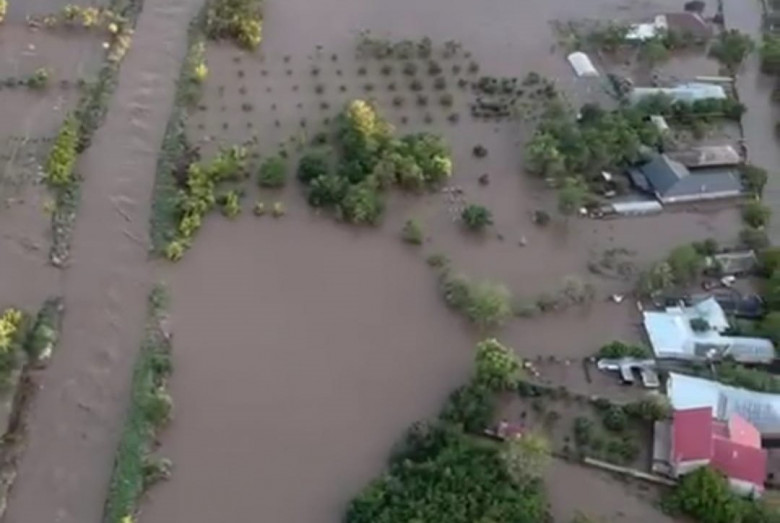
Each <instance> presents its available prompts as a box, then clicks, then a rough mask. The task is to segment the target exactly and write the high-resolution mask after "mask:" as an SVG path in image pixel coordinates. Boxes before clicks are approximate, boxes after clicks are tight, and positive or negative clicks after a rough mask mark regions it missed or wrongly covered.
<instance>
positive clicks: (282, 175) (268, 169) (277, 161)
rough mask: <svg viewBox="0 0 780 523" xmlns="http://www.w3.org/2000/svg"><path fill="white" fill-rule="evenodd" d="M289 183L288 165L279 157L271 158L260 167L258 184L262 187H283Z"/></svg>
mask: <svg viewBox="0 0 780 523" xmlns="http://www.w3.org/2000/svg"><path fill="white" fill-rule="evenodd" d="M286 181H287V164H286V163H285V161H284V160H283V159H282V158H280V157H279V156H271V157H269V158H268V159H266V160H265V161H264V162H263V164H262V165H261V166H260V171H259V172H258V173H257V183H258V185H260V187H274V188H276V187H283V186H284V184H285V183H286Z"/></svg>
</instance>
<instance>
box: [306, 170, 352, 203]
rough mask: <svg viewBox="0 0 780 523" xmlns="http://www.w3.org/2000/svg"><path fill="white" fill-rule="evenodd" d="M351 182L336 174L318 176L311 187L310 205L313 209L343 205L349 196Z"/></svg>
mask: <svg viewBox="0 0 780 523" xmlns="http://www.w3.org/2000/svg"><path fill="white" fill-rule="evenodd" d="M348 187H349V182H348V181H347V180H346V179H345V178H343V177H341V176H336V175H335V174H325V175H322V176H318V177H317V178H314V179H313V180H312V181H311V184H310V186H309V196H308V200H309V205H311V206H312V207H331V206H335V205H338V204H339V203H341V200H343V199H344V196H345V195H346V194H347V188H348Z"/></svg>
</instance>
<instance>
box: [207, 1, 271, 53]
mask: <svg viewBox="0 0 780 523" xmlns="http://www.w3.org/2000/svg"><path fill="white" fill-rule="evenodd" d="M262 23H263V16H262V2H261V1H260V0H210V1H209V4H208V6H207V8H206V24H205V27H206V35H207V36H208V37H209V38H211V39H213V40H218V39H222V38H227V39H231V40H233V41H235V42H236V43H237V44H238V45H240V46H241V47H244V48H246V49H250V50H252V49H255V48H256V47H257V46H258V45H260V41H261V40H262Z"/></svg>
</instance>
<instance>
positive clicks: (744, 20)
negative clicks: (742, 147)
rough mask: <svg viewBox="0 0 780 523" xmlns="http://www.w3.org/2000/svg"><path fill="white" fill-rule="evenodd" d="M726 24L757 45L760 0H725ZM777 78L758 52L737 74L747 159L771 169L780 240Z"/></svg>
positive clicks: (771, 201) (773, 231)
mask: <svg viewBox="0 0 780 523" xmlns="http://www.w3.org/2000/svg"><path fill="white" fill-rule="evenodd" d="M723 11H724V20H725V23H726V27H728V28H730V29H738V30H739V31H741V32H743V33H746V34H749V35H750V36H751V37H752V38H753V40H754V41H755V42H756V44H757V45H760V42H761V27H762V16H763V11H762V7H761V1H760V0H751V1H749V2H740V1H738V0H725V1H724V2H723ZM775 84H776V80H775V79H774V78H773V77H770V76H766V75H763V74H761V71H760V60H759V56H758V53H753V54H752V55H751V56H750V57H749V58H748V59H747V61H746V64H745V65H744V66H743V70H742V71H741V72H740V75H739V77H738V78H737V89H738V90H739V97H740V100H741V101H742V103H744V104H745V106H746V107H747V113H745V116H743V117H742V126H743V129H744V134H745V141H746V144H747V148H748V160H749V161H750V162H751V163H753V164H755V165H758V166H760V167H763V168H764V169H766V170H767V172H768V173H769V181H768V182H767V185H766V187H765V188H764V202H765V203H766V204H767V205H768V206H769V207H771V208H772V211H773V215H772V220H771V223H770V227H769V231H768V232H769V237H770V239H771V240H772V243H773V244H777V243H778V242H780V172H778V170H777V166H778V165H780V144H778V141H777V133H776V132H775V124H776V123H777V122H778V121H780V112H778V110H777V106H776V104H773V103H772V102H771V96H772V90H773V89H774V87H775Z"/></svg>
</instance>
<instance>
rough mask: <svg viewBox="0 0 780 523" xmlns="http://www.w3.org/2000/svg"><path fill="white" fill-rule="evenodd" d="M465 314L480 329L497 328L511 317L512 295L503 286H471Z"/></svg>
mask: <svg viewBox="0 0 780 523" xmlns="http://www.w3.org/2000/svg"><path fill="white" fill-rule="evenodd" d="M465 313H466V315H467V316H468V318H469V319H470V320H471V321H472V322H473V323H475V324H476V325H477V326H479V327H480V328H482V329H489V328H492V327H499V326H501V325H503V324H504V323H505V322H506V321H507V319H509V318H510V317H511V316H512V294H511V293H510V292H509V290H508V289H507V288H506V287H504V286H503V285H498V284H495V283H490V282H479V283H474V284H471V285H470V286H469V288H468V302H467V304H466V308H465Z"/></svg>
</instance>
